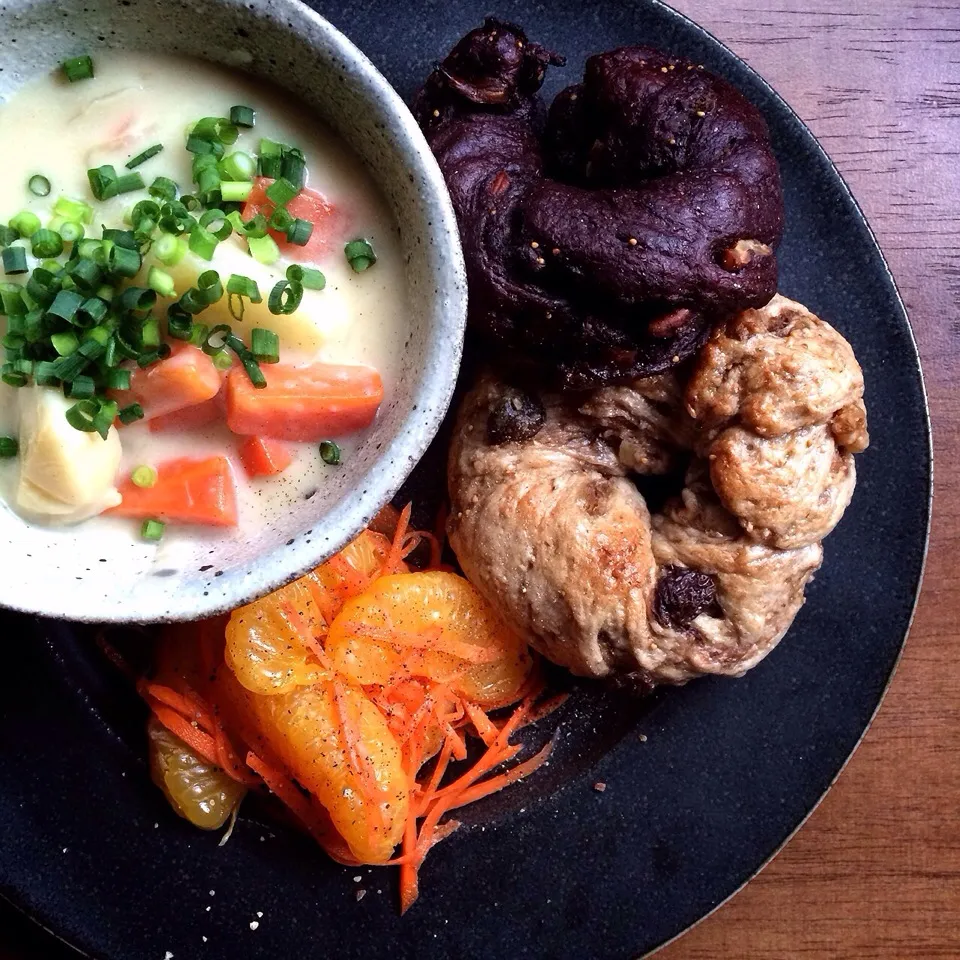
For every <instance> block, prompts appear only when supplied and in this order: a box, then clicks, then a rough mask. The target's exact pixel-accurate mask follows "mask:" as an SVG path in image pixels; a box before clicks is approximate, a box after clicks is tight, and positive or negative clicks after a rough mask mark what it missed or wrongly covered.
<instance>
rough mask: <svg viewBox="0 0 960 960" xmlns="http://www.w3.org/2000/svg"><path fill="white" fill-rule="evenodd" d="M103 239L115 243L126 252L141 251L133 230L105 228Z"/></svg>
mask: <svg viewBox="0 0 960 960" xmlns="http://www.w3.org/2000/svg"><path fill="white" fill-rule="evenodd" d="M102 233H103V239H104V240H109V241H110V242H111V243H115V244H116V245H117V246H118V247H123V248H124V249H125V250H139V249H140V248H139V246H138V244H137V238H136V236H135V234H134V232H133V231H132V230H112V229H108V228H106V227H104V229H103V231H102Z"/></svg>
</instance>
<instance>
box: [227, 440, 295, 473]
mask: <svg viewBox="0 0 960 960" xmlns="http://www.w3.org/2000/svg"><path fill="white" fill-rule="evenodd" d="M240 462H241V463H242V464H243V469H244V470H246V471H247V475H248V476H250V477H272V476H273V475H274V474H277V473H283V471H284V470H286V469H287V467H289V466H290V464H291V463H293V454H292V453H291V452H290V448H289V447H288V446H287V445H286V444H285V443H284V442H283V441H282V440H271V439H270V438H269V437H247V439H246V440H244V441H243V443H241V444H240Z"/></svg>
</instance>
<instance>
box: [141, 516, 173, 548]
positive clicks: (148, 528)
mask: <svg viewBox="0 0 960 960" xmlns="http://www.w3.org/2000/svg"><path fill="white" fill-rule="evenodd" d="M166 527H167V525H166V524H165V523H163V522H162V521H161V520H144V521H143V525H142V526H141V527H140V536H141V537H143V539H144V540H149V541H150V542H151V543H156V542H157V541H159V540H162V539H163V531H164V530H166Z"/></svg>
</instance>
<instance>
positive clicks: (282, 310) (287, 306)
mask: <svg viewBox="0 0 960 960" xmlns="http://www.w3.org/2000/svg"><path fill="white" fill-rule="evenodd" d="M302 299H303V285H302V284H300V283H297V282H296V281H292V280H280V281H278V282H277V283H276V284H275V285H274V287H273V289H272V290H271V291H270V296H269V297H268V298H267V309H268V310H269V311H270V312H271V313H273V314H276V315H278V316H280V315H285V314H291V313H294V312H295V311H296V309H297V307H299V306H300V301H301V300H302Z"/></svg>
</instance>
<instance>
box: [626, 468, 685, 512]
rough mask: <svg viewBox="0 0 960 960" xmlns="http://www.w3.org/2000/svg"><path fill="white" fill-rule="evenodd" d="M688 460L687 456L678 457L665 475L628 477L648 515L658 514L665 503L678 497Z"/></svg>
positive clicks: (682, 485) (635, 475)
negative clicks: (641, 499)
mask: <svg viewBox="0 0 960 960" xmlns="http://www.w3.org/2000/svg"><path fill="white" fill-rule="evenodd" d="M689 460H690V458H689V456H685V457H678V459H677V461H676V463H675V464H674V466H673V468H672V469H671V470H670V471H668V472H667V473H659V474H639V473H634V474H631V475H630V479H631V481H633V485H634V486H635V487H636V488H637V491H638V492H639V494H640V496H642V497H643V499H644V502H645V503H646V505H647V509H648V510H649V511H650V513H660V512H661V511H662V510H663V508H664V507H665V506H666V505H667V503H669V502H670V501H671V500H673V499H674V498H675V497H679V496H680V494H681V493H682V491H683V487H684V478H685V477H686V473H687V467H688V465H689Z"/></svg>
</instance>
